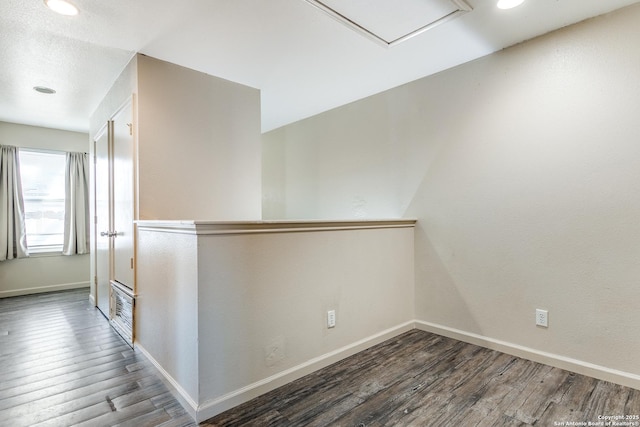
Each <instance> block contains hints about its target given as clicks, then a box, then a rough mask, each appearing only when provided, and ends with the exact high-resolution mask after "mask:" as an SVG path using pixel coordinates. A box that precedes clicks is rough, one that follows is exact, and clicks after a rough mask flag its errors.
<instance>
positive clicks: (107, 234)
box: [100, 231, 118, 237]
mask: <svg viewBox="0 0 640 427" xmlns="http://www.w3.org/2000/svg"><path fill="white" fill-rule="evenodd" d="M117 235H118V232H117V231H101V232H100V236H101V237H116V236H117Z"/></svg>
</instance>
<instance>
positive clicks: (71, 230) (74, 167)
mask: <svg viewBox="0 0 640 427" xmlns="http://www.w3.org/2000/svg"><path fill="white" fill-rule="evenodd" d="M64 212H65V213H64V245H63V247H62V253H63V254H64V255H76V254H86V253H88V252H89V241H88V237H89V162H88V160H87V154H86V153H67V167H66V174H65V208H64Z"/></svg>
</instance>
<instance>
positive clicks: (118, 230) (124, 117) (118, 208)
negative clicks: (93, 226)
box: [112, 102, 135, 290]
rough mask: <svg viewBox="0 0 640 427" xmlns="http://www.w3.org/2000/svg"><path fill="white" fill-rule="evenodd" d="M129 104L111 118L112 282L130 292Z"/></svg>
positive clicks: (131, 188) (131, 151)
mask: <svg viewBox="0 0 640 427" xmlns="http://www.w3.org/2000/svg"><path fill="white" fill-rule="evenodd" d="M132 115H133V108H132V104H131V102H127V104H126V105H125V106H124V107H123V108H122V109H121V110H120V111H118V113H116V115H115V116H114V117H113V194H112V197H113V229H112V230H113V233H114V234H115V236H114V238H113V243H112V244H113V279H114V280H116V281H118V282H120V283H122V284H123V285H125V286H127V287H129V288H131V289H132V290H133V289H134V276H135V275H134V243H135V237H134V226H133V220H134V180H133V176H134V165H133V159H134V145H133V128H132V127H133V120H132Z"/></svg>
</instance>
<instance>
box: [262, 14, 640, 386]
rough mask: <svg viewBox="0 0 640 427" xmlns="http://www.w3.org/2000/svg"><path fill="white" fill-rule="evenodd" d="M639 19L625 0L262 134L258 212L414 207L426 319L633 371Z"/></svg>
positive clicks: (639, 295) (639, 370)
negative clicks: (542, 313)
mask: <svg viewBox="0 0 640 427" xmlns="http://www.w3.org/2000/svg"><path fill="white" fill-rule="evenodd" d="M639 20H640V5H634V6H631V7H628V8H625V9H623V10H620V11H618V12H615V13H612V14H610V15H606V16H603V17H599V18H596V19H592V20H589V21H586V22H584V23H581V24H578V25H575V26H571V27H568V28H565V29H562V30H559V31H557V32H554V33H552V34H549V35H546V36H544V37H540V38H538V39H535V40H533V41H530V42H527V43H524V44H521V45H518V46H515V47H513V48H510V49H506V50H504V51H501V52H499V53H496V54H493V55H490V56H488V57H485V58H482V59H479V60H477V61H474V62H472V63H468V64H465V65H462V66H459V67H457V68H455V69H452V70H449V71H446V72H443V73H440V74H438V75H435V76H432V77H428V78H424V79H422V80H419V81H416V82H413V83H410V84H407V85H404V86H402V87H399V88H396V89H393V90H390V91H388V92H385V93H382V94H379V95H377V96H373V97H370V98H367V99H365V100H362V101H360V102H356V103H353V104H350V105H348V106H345V107H342V108H338V109H336V110H333V111H330V112H327V113H325V114H322V115H319V116H316V117H313V118H310V119H308V120H304V121H302V122H299V123H295V124H292V125H290V126H286V127H284V128H281V129H278V130H275V131H273V132H270V133H268V134H266V135H264V146H263V150H264V153H265V155H264V159H265V160H264V164H263V169H264V174H263V189H264V194H265V198H264V209H263V212H264V216H265V218H275V217H346V218H353V217H358V216H367V217H377V216H389V215H394V214H396V215H404V216H409V217H417V218H418V226H417V228H416V243H415V244H416V295H415V304H416V314H417V318H418V320H420V321H422V322H423V324H424V326H425V327H427V328H432V329H434V330H438V331H440V332H444V333H446V332H447V331H449V332H451V333H453V332H455V333H456V334H458V336H459V337H462V338H465V337H466V338H467V339H469V340H471V339H472V338H473V337H476V338H478V337H480V338H482V339H486V340H485V342H486V343H490V342H493V343H497V342H500V343H503V344H504V346H503V347H510V346H511V348H516V347H518V348H523V349H526V352H527V354H528V355H529V356H531V357H535V356H536V355H538V356H540V357H541V358H544V357H546V358H548V360H547V361H549V362H550V363H556V364H561V363H560V362H559V361H560V360H563V358H564V359H567V360H569V359H570V360H572V361H574V362H575V363H576V364H578V365H580V364H582V365H584V366H592V367H595V368H596V370H599V371H600V373H604V374H606V373H607V372H613V373H614V374H620V373H621V374H622V375H623V376H624V375H626V376H627V377H629V378H634V381H636V386H637V385H638V384H640V381H638V378H640V377H638V375H640V366H639V365H638V363H637V362H638V359H637V356H636V355H637V354H638V353H640V341H638V340H636V339H634V337H633V334H634V333H635V332H634V331H636V330H638V329H640V316H638V315H637V310H636V308H635V305H634V302H635V301H638V300H639V299H640V286H638V277H640V262H638V260H639V259H640V245H639V244H638V242H640V221H638V218H640V197H638V195H639V194H640V167H638V165H640V142H639V136H640V124H639V123H640V122H639V121H638V117H640V103H639V102H638V99H640V80H639V79H638V76H639V75H640V51H639V50H638V48H637V40H639V39H640V27H639V26H638V25H637V22H639ZM536 308H544V309H548V310H549V319H550V320H549V322H550V326H549V328H548V329H543V328H539V327H536V326H535V325H534V310H535V309H536ZM542 356H544V357H542ZM574 366H575V364H574ZM604 376H606V375H604Z"/></svg>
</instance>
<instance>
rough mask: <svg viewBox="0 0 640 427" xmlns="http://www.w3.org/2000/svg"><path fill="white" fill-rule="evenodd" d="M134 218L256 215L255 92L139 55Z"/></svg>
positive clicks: (258, 202) (258, 168) (258, 206)
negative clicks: (136, 209) (137, 211)
mask: <svg viewBox="0 0 640 427" xmlns="http://www.w3.org/2000/svg"><path fill="white" fill-rule="evenodd" d="M138 141H139V143H138V150H139V151H138V176H139V189H138V191H139V193H138V194H139V209H140V219H163V220H164V219H204V220H243V219H260V217H261V192H262V189H261V180H262V175H261V149H260V143H261V140H260V92H259V91H258V90H256V89H252V88H250V87H247V86H243V85H240V84H238V83H233V82H230V81H228V80H224V79H220V78H217V77H213V76H210V75H207V74H204V73H200V72H197V71H193V70H189V69H187V68H184V67H180V66H178V65H174V64H170V63H168V62H164V61H160V60H157V59H154V58H150V57H147V56H142V55H140V56H138Z"/></svg>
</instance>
